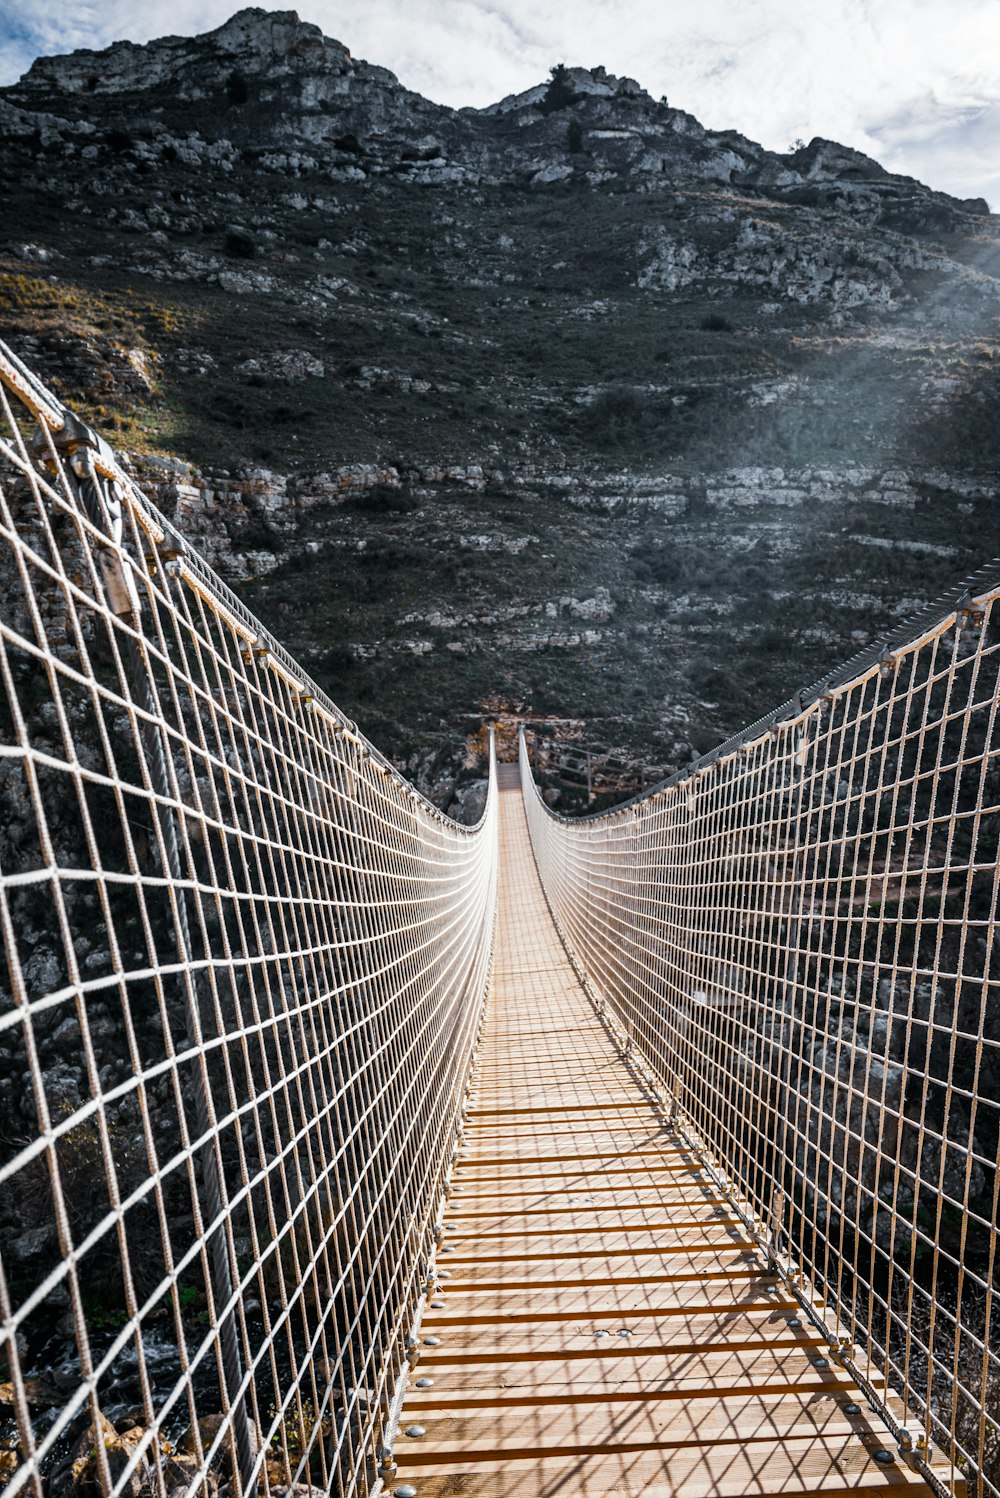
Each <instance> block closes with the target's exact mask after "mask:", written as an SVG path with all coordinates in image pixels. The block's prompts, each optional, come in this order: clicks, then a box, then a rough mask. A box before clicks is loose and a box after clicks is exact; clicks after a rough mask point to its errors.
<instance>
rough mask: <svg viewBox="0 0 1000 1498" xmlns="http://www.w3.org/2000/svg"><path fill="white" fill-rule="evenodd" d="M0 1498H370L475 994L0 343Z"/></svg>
mask: <svg viewBox="0 0 1000 1498" xmlns="http://www.w3.org/2000/svg"><path fill="white" fill-rule="evenodd" d="M0 428H2V430H0V597H2V600H3V603H2V609H0V922H2V927H3V945H4V958H5V960H4V959H0V1241H2V1246H3V1250H2V1256H0V1314H2V1318H3V1325H2V1330H0V1484H2V1483H4V1482H6V1484H7V1487H6V1493H7V1494H9V1495H10V1498H14V1495H15V1494H16V1493H19V1492H21V1491H28V1490H30V1491H31V1492H32V1493H34V1494H35V1495H37V1498H61V1495H63V1494H68V1493H70V1492H72V1493H75V1494H82V1495H85V1498H86V1495H89V1494H93V1495H96V1494H98V1493H103V1494H106V1495H115V1494H127V1495H130V1498H138V1495H140V1494H146V1493H148V1494H150V1495H152V1494H156V1495H159V1498H167V1495H168V1494H171V1493H173V1494H175V1495H179V1494H181V1493H188V1492H203V1493H210V1494H215V1493H221V1494H223V1495H226V1494H229V1495H234V1494H239V1493H244V1494H245V1493H250V1492H261V1493H264V1492H272V1493H273V1492H275V1491H280V1492H289V1491H291V1490H295V1491H296V1493H298V1494H307V1493H308V1492H309V1491H314V1492H317V1493H318V1492H324V1493H325V1492H330V1493H335V1494H344V1495H346V1494H350V1493H354V1492H366V1491H368V1489H369V1488H370V1487H371V1486H372V1485H373V1483H374V1482H375V1480H376V1477H377V1471H378V1465H379V1461H380V1455H381V1447H382V1442H383V1439H384V1432H385V1428H386V1426H387V1422H388V1421H389V1420H390V1415H391V1406H392V1401H393V1399H394V1396H395V1390H396V1387H397V1383H398V1381H399V1379H400V1375H401V1372H402V1370H403V1369H404V1368H405V1366H406V1354H407V1348H406V1341H407V1337H408V1334H410V1333H412V1329H413V1325H414V1318H415V1317H416V1316H419V1312H420V1305H421V1297H422V1295H423V1294H424V1292H425V1290H426V1288H427V1283H428V1275H429V1273H430V1271H431V1268H432V1263H433V1256H434V1244H435V1225H436V1217H437V1213H438V1211H439V1208H440V1202H441V1194H442V1190H443V1187H444V1183H445V1181H446V1178H447V1174H448V1171H449V1169H450V1164H451V1159H452V1154H453V1151H454V1146H455V1141H456V1137H457V1133H458V1130H459V1129H460V1126H461V1125H460V1115H461V1106H462V1099H463V1093H464V1088H465V1085H466V1072H467V1069H468V1063H469V1059H470V1056H471V1053H472V1047H473V1044H474V1040H475V1035H476V1030H477V1025H478V1021H479V1015H480V1010H481V1005H482V1000H483V997H484V994H485V989H486V982H487V975H488V967H489V957H490V946H491V940H492V924H493V910H494V895H495V877H496V873H495V871H496V795H495V789H493V784H494V782H495V776H494V775H492V774H491V791H490V795H489V797H488V800H487V807H486V811H485V813H484V816H483V819H482V821H481V822H480V824H479V825H478V826H477V827H476V828H474V829H468V828H464V827H461V826H459V825H457V824H455V823H453V822H451V821H449V820H448V819H447V818H446V817H444V816H443V815H442V814H441V813H440V812H438V811H437V810H436V809H435V808H434V807H433V806H431V805H430V804H429V803H428V802H427V801H425V800H424V799H423V798H422V797H421V796H420V795H419V794H417V793H416V792H415V791H414V790H413V789H412V788H411V787H410V786H409V785H408V784H407V783H406V782H405V781H404V780H403V779H402V778H401V777H400V776H399V775H398V774H397V773H396V771H395V770H394V769H393V768H392V766H390V765H389V764H388V762H387V761H385V760H384V759H383V758H382V757H381V756H380V755H379V754H378V753H377V752H376V751H374V750H373V749H372V748H371V746H370V745H369V744H368V743H367V742H366V741H365V740H364V738H363V737H362V736H361V735H360V734H359V733H358V731H357V729H356V728H355V727H354V725H353V724H352V723H350V722H348V720H347V719H345V718H344V717H343V716H342V715H341V714H340V713H339V712H338V710H337V709H336V708H335V707H334V705H333V704H332V703H330V702H329V701H328V700H327V699H326V698H325V697H324V696H323V695H322V693H321V692H320V691H319V690H318V689H317V688H316V687H315V686H314V685H312V684H311V683H310V682H309V680H308V679H307V678H306V677H305V675H304V674H303V673H302V671H301V670H300V669H299V668H298V667H297V666H296V664H295V662H294V661H293V660H292V659H291V658H290V657H289V656H287V655H286V654H285V653H284V652H283V651H282V650H281V648H280V647H279V646H278V645H277V644H276V643H275V642H274V641H273V640H272V639H271V638H270V637H269V636H268V635H267V634H266V633H265V631H264V630H263V629H262V627H261V626H260V625H259V623H258V622H257V621H256V620H255V619H254V618H253V617H252V615H250V614H249V613H248V612H247V610H246V609H245V608H244V607H243V606H242V605H241V604H240V602H239V600H238V599H237V598H236V597H235V596H234V595H233V594H231V593H230V592H229V590H228V589H227V588H226V587H225V585H224V584H223V583H222V582H221V581H220V580H219V579H218V578H217V577H216V576H215V575H214V574H213V573H212V572H211V570H210V569H209V568H208V567H207V566H206V565H205V564H204V563H203V562H202V561H201V560H200V558H199V557H198V556H197V554H196V553H194V552H193V551H192V550H191V549H190V548H189V547H188V546H187V545H186V544H185V543H184V541H183V539H182V538H181V537H180V536H179V535H178V534H177V533H176V532H175V531H174V530H173V529H172V528H171V526H170V525H169V523H168V522H167V521H166V520H165V519H164V518H163V517H162V516H161V515H159V514H158V513H157V511H156V510H155V509H154V507H153V506H152V505H150V504H149V502H148V501H147V500H146V499H145V498H144V497H143V496H142V494H141V493H140V492H139V491H138V490H137V489H136V487H135V485H134V484H133V483H132V482H131V481H130V479H129V478H128V477H127V475H126V474H124V473H123V472H122V470H121V468H120V467H119V465H118V464H117V461H116V460H115V459H114V456H113V454H111V452H110V450H109V449H107V448H106V447H105V446H104V444H103V443H101V442H100V441H99V440H98V439H95V438H94V435H93V433H90V432H89V431H88V430H87V429H86V428H84V427H83V426H82V425H81V424H80V423H79V422H78V421H76V419H75V418H74V417H73V416H72V414H71V413H69V412H68V411H66V410H65V409H64V408H63V407H62V406H61V405H60V403H59V402H58V401H57V400H56V399H55V398H54V397H53V396H51V394H50V393H49V392H47V391H45V390H44V389H43V388H42V387H41V386H39V385H38V383H37V381H35V380H34V378H33V377H32V375H31V374H30V371H28V370H26V369H25V368H24V366H23V365H20V364H19V362H18V361H17V360H16V358H15V357H14V356H13V355H11V354H10V351H9V350H7V349H5V348H3V347H2V346H0Z"/></svg>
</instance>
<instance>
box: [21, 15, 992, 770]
mask: <svg viewBox="0 0 1000 1498" xmlns="http://www.w3.org/2000/svg"><path fill="white" fill-rule="evenodd" d="M0 145H2V149H3V151H4V158H5V161H6V163H7V168H8V169H7V172H6V173H5V183H4V186H3V187H2V189H0V191H2V199H0V205H2V217H0V316H2V323H3V327H4V331H5V336H7V337H9V338H10V339H11V341H12V342H13V343H14V344H15V346H16V347H17V348H18V349H19V351H20V352H21V353H22V355H23V356H24V357H26V358H27V359H28V360H29V361H31V362H33V363H34V364H35V365H36V366H37V367H38V368H39V370H40V372H41V373H42V374H43V375H44V376H45V377H46V378H47V379H49V380H51V381H52V383H53V384H54V385H55V386H56V387H57V388H58V389H59V390H60V392H61V393H62V394H64V395H65V396H66V398H67V399H69V400H70V401H71V402H73V403H75V404H76V405H77V406H79V407H80V408H81V409H82V410H83V412H84V414H86V415H88V416H89V417H90V418H91V419H93V420H94V421H95V423H97V424H98V425H100V426H101V427H102V429H104V430H105V431H106V433H107V434H108V435H110V436H111V437H112V439H113V440H115V441H116V442H117V444H118V445H120V446H121V447H122V448H124V449H125V450H127V451H128V452H129V453H130V454H131V455H132V457H133V459H134V461H135V462H136V464H137V467H138V470H139V472H140V474H141V476H142V478H143V480H144V481H145V482H147V483H149V484H151V485H152V486H153V487H154V489H155V490H156V493H157V495H158V498H159V500H160V502H161V503H162V504H164V505H165V506H166V507H167V508H168V509H170V510H172V511H173V512H174V513H175V514H176V515H177V517H178V518H179V520H180V521H181V523H182V524H183V526H184V528H185V530H186V531H187V533H189V534H190V535H192V537H193V538H194V539H195V540H196V541H197V542H198V544H199V545H201V546H202V547H203V549H204V550H205V551H206V552H207V553H208V554H209V556H210V557H212V559H213V560H214V561H215V562H216V564H217V565H218V566H219V567H220V568H221V569H222V571H223V572H224V573H225V574H226V576H227V577H228V578H229V580H230V581H232V582H233V583H234V584H235V585H236V586H237V587H238V588H240V590H241V591H242V592H243V593H244V594H245V596H246V597H247V599H248V601H249V602H250V603H251V605H252V606H253V607H254V608H255V609H256V610H257V611H258V612H259V613H260V614H261V615H262V617H263V618H264V619H265V620H266V621H267V622H268V623H269V625H270V626H271V627H272V628H273V629H274V630H275V631H276V632H277V633H278V634H280V635H281V636H282V638H283V639H285V640H286V641H287V642H288V644H289V645H290V647H291V648H292V649H294V650H295V651H296V653H297V654H299V655H300V656H301V657H302V658H303V659H304V660H305V661H306V662H307V664H308V665H309V666H310V668H311V670H312V671H313V672H314V674H315V675H316V676H317V677H318V679H319V680H320V681H321V683H322V684H323V685H324V686H325V687H327V688H328V689H329V690H330V691H331V692H332V693H333V695H334V696H335V697H336V698H337V699H338V700H339V701H340V702H341V703H342V704H343V706H344V707H345V708H346V709H347V710H348V711H349V712H351V713H352V714H357V715H358V716H359V717H360V718H361V720H362V721H363V722H364V723H365V724H366V726H367V727H368V728H369V729H370V731H371V732H372V734H373V735H374V736H375V737H377V738H379V739H380V740H381V741H383V742H385V743H386V745H387V747H389V748H390V749H393V750H394V751H395V752H396V753H397V754H398V755H399V756H400V758H401V759H405V760H407V761H408V762H409V763H411V766H412V767H413V768H414V771H415V773H419V774H420V776H421V778H422V779H423V781H424V782H425V783H426V784H432V783H434V781H435V777H436V776H437V777H438V778H439V779H440V786H439V793H440V794H441V795H443V796H447V794H448V793H449V785H450V781H449V775H450V774H451V769H450V768H448V767H446V769H447V773H445V772H444V771H443V770H442V769H441V766H440V765H436V764H435V762H434V760H433V758H432V757H429V756H428V753H427V751H428V750H432V749H433V748H434V747H435V746H436V745H438V744H441V745H443V744H445V743H447V742H449V741H453V740H454V737H455V734H456V731H465V732H470V733H471V732H472V731H473V730H474V729H475V726H476V724H477V722H478V721H479V718H480V717H481V715H482V714H483V713H484V712H490V711H493V710H495V708H496V707H497V706H498V705H500V706H503V705H507V706H512V705H518V706H523V707H525V708H526V709H529V710H531V711H534V712H535V713H538V714H550V715H553V716H556V717H560V718H563V719H570V720H573V721H572V722H571V723H569V724H566V725H564V731H566V732H570V733H581V734H583V735H584V736H585V737H587V738H589V739H595V740H603V741H604V742H607V743H613V744H615V745H618V746H620V747H622V748H624V749H625V750H626V751H627V752H628V753H629V754H630V755H633V756H635V757H637V758H645V759H646V760H648V761H652V762H655V763H656V764H657V765H660V766H663V767H665V766H668V765H674V764H677V763H680V762H683V760H684V759H685V757H687V756H688V755H690V753H691V751H692V749H695V750H697V749H700V748H705V747H707V746H708V744H709V743H710V742H711V741H713V740H714V739H716V738H718V737H719V736H721V735H722V734H724V733H725V732H728V731H729V730H731V729H733V728H735V727H737V726H738V725H739V724H740V722H742V721H744V720H745V719H746V718H748V717H752V716H755V715H756V714H757V713H758V712H759V711H761V710H762V709H764V708H765V707H767V706H768V705H769V704H770V702H771V701H773V700H777V699H778V698H781V697H784V696H786V695H787V694H788V692H789V691H790V690H791V689H792V688H794V687H795V686H796V685H798V684H799V683H800V682H801V681H803V680H806V679H810V678H812V677H814V676H816V675H818V674H819V672H820V670H821V668H822V667H823V666H824V665H825V664H826V663H828V662H829V660H830V659H831V658H836V657H839V656H844V655H847V654H850V653H853V651H855V650H856V649H857V648H858V646H859V645H860V644H862V643H866V642H867V641H868V640H870V639H871V638H874V637H875V636H876V635H877V634H878V633H879V632H880V631H881V630H883V629H887V628H889V627H891V625H892V624H894V623H895V622H897V621H898V619H899V617H900V616H901V615H902V614H904V613H905V612H907V611H909V610H910V609H911V608H912V607H914V606H915V605H916V604H917V603H918V602H920V601H921V600H924V599H926V598H928V597H930V596H932V595H933V594H934V593H936V592H937V591H938V590H939V589H940V588H941V587H942V586H943V585H944V584H945V583H947V582H950V581H951V580H953V579H954V577H955V576H956V575H960V574H961V573H962V572H964V571H968V570H971V569H972V568H973V567H974V566H975V565H977V564H978V563H979V562H981V561H982V560H983V559H984V557H985V556H987V555H988V554H990V553H991V552H992V551H995V549H996V545H997V516H998V501H997V493H998V482H1000V480H998V467H1000V464H998V446H997V441H998V439H997V430H998V425H997V422H998V417H1000V247H998V226H1000V220H998V219H997V218H996V217H991V216H990V215H989V214H988V212H987V210H986V205H985V203H983V202H982V201H979V200H973V201H966V202H960V201H957V200H955V199H953V198H949V197H948V196H946V195H945V194H942V193H936V192H933V191H931V190H930V189H928V188H926V187H924V186H922V185H921V184H919V183H917V182H914V181H912V180H910V179H907V178H901V177H898V176H893V175H891V174H890V173H887V172H885V171H884V170H883V169H882V168H881V167H880V166H879V165H878V164H877V163H876V162H874V161H871V160H870V159H868V158H866V157H864V156H862V155H860V154H859V153H857V152H855V151H852V150H850V149H849V148H847V147H844V146H840V145H837V144H836V143H833V142H829V141H822V140H814V141H813V142H811V143H810V144H809V145H808V146H805V147H801V148H800V149H797V150H795V151H793V152H791V153H789V154H787V155H776V154H774V153H772V152H768V151H765V150H764V149H763V148H762V147H760V146H758V145H756V144H754V143H753V142H752V141H749V140H746V139H745V138H743V137H742V136H740V135H738V134H737V133H736V132H734V131H716V130H710V129H706V128H705V127H704V126H703V125H701V124H700V123H699V122H698V121H697V120H695V119H694V118H693V117H692V116H690V115H688V114H685V113H684V112H683V111H682V110H679V109H676V108H674V107H672V106H671V105H670V104H668V103H667V102H666V101H665V100H660V101H656V100H654V99H652V98H650V96H649V95H648V94H646V93H645V92H644V91H643V90H642V88H641V87H640V86H639V84H638V83H636V82H634V81H633V80H629V79H616V78H613V77H611V76H609V75H607V74H606V73H605V72H604V70H603V69H601V68H595V69H593V70H585V69H582V68H569V69H558V70H556V73H555V75H554V77H553V79H551V80H550V81H549V82H548V83H542V84H540V85H539V86H538V87H537V88H535V89H532V90H530V91H529V92H528V93H525V94H522V95H520V96H517V97H513V98H510V99H506V100H503V101H501V102H500V103H498V104H496V105H494V106H492V107H491V108H489V109H486V110H471V109H466V110H457V111H456V110H450V109H446V108H444V107H442V106H438V105H435V104H432V103H430V102H429V101H427V100H425V99H422V98H420V97H419V96H418V95H416V94H414V93H412V92H410V91H409V90H407V89H405V88H404V87H402V86H401V85H400V84H399V83H398V81H397V80H396V79H395V78H394V77H393V75H392V74H391V73H389V72H387V71H386V70H385V69H382V68H378V67H374V66H370V65H368V64H366V63H363V62H357V61H355V60H354V59H352V58H351V57H350V55H349V53H348V52H347V50H346V49H345V47H344V46H343V45H341V44H340V43H339V42H335V41H332V40H330V39H327V38H325V37H323V35H322V33H321V32H320V31H319V29H318V28H316V27H315V26H311V25H309V24H307V23H306V22H303V21H301V20H299V18H298V17H297V16H296V15H295V14H294V13H293V12H273V13H268V12H265V11H262V10H245V11H241V12H240V13H239V14H238V15H236V16H234V17H233V18H232V19H231V20H230V21H229V22H227V23H226V25H224V26H222V27H220V28H219V29H218V30H216V31H214V32H211V33H209V34H208V35H206V36H201V37H195V38H166V39H164V40H161V41H158V42H153V43H150V44H149V45H148V46H143V47H139V46H134V45H132V44H129V43H120V44H117V45H116V46H114V47H112V48H110V49H108V50H107V51H104V52H100V53H95V52H76V53H73V54H70V55H69V56H65V57H56V58H42V59H39V60H38V61H37V62H36V63H35V64H34V66H33V67H32V68H31V69H30V70H29V72H28V73H27V74H26V75H25V77H24V78H23V79H21V80H20V82H19V83H17V84H16V85H14V86H12V87H10V88H7V89H4V90H0ZM439 772H440V774H439Z"/></svg>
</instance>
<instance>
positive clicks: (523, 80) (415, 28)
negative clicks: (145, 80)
mask: <svg viewBox="0 0 1000 1498" xmlns="http://www.w3.org/2000/svg"><path fill="white" fill-rule="evenodd" d="M237 4H238V0H147V3H144V4H142V5H140V4H138V3H137V0H89V3H87V0H84V3H82V4H78V5H77V6H76V7H75V8H72V7H71V8H69V9H67V7H66V6H65V4H64V3H63V0H33V4H32V6H31V9H30V12H28V11H27V10H26V8H25V7H24V6H23V3H22V0H0V80H4V81H10V80H12V79H13V78H14V77H16V76H17V75H18V74H19V73H20V72H21V71H23V69H24V68H25V67H26V66H27V65H28V63H29V62H30V60H31V58H32V57H33V56H34V55H36V54H38V53H40V52H47V51H67V50H69V49H71V48H73V47H78V46H84V45H89V46H94V47H100V46H104V45H107V44H108V43H109V42H110V41H112V40H116V39H118V38H120V37H128V38H130V39H131V40H134V41H146V40H148V39H149V38H150V37H151V36H157V35H162V34H163V33H164V32H168V31H169V32H174V33H178V32H179V33H191V32H196V31H204V30H208V29H209V28H211V27H212V26H216V25H219V24H220V23H221V22H222V21H223V20H225V19H226V17H227V16H228V15H229V14H231V12H232V11H233V10H234V9H235V8H236V7H237ZM298 7H299V11H300V14H301V15H302V16H303V18H304V19H307V20H311V21H315V22H317V23H318V24H319V25H321V26H322V27H323V29H324V31H326V33H327V34H328V35H330V36H335V37H336V38H337V39H338V40H339V41H342V42H344V43H345V44H346V45H347V46H348V47H350V49H351V51H352V52H353V53H354V55H355V56H357V57H365V58H367V59H368V60H369V61H370V62H376V63H381V64H382V65H383V66H385V67H389V68H391V69H392V70H393V71H394V72H395V73H397V74H398V75H399V77H400V79H401V81H402V82H404V83H405V84H407V85H408V86H409V87H411V88H415V89H417V90H418V91H419V92H421V93H424V94H426V95H428V96H429V97H430V98H432V99H436V100H438V101H439V102H441V103H447V104H452V105H462V104H474V105H483V104H488V103H491V102H492V101H493V100H495V99H497V98H499V97H501V96H502V95H503V94H505V93H510V92H513V91H515V90H519V89H523V88H529V87H531V86H532V85H533V84H535V83H538V82H539V81H541V80H542V79H543V78H544V77H545V76H546V74H547V72H548V69H549V68H550V67H551V66H552V64H553V63H555V62H560V61H563V62H567V63H571V64H574V63H575V64H582V65H584V66H588V67H591V66H596V65H597V64H599V63H601V64H603V65H604V66H605V67H607V68H608V69H609V70H610V71H611V72H615V73H625V74H628V75H630V76H632V77H635V78H638V79H639V81H640V82H641V83H642V84H643V85H644V87H646V88H647V89H648V90H649V92H650V93H652V94H654V95H656V96H659V95H660V94H666V95H667V96H668V97H669V99H670V101H671V103H673V104H676V105H678V106H679V107H681V108H684V109H687V110H690V112H691V113H692V114H695V115H697V116H698V117H699V118H700V119H701V120H702V121H703V122H704V123H705V124H707V125H710V126H714V127H717V128H735V129H738V130H740V131H742V132H743V134H745V135H749V136H750V137H752V138H754V139H757V140H760V141H762V142H763V143H764V144H765V145H767V146H770V147H772V148H775V149H784V148H785V147H787V145H788V144H789V142H791V141H792V140H794V139H796V138H797V137H802V138H803V139H806V140H808V139H810V138H811V137H812V136H813V135H824V136H828V137H831V138H833V139H836V140H840V141H843V142H844V143H845V144H849V145H853V146H855V147H857V148H858V149H861V150H865V151H868V152H870V153H871V154H872V155H875V156H877V157H878V158H879V159H880V160H882V161H883V163H884V164H885V165H886V166H888V167H890V169H892V170H897V171H905V172H907V173H909V174H910V175H913V176H917V177H920V178H921V179H922V180H924V181H926V182H929V183H930V185H931V186H934V187H939V188H942V189H945V190H947V191H952V192H956V193H958V194H960V195H961V196H973V195H975V196H979V195H985V196H986V197H987V198H989V199H991V200H992V201H993V202H994V203H996V204H997V205H998V206H1000V144H998V143H997V138H998V135H1000V132H998V131H997V130H996V125H997V123H998V110H1000V4H998V3H997V0H699V4H698V5H697V6H691V5H690V4H689V3H687V0H575V3H571V0H366V3H365V4H364V5H363V6H359V5H357V4H356V3H354V0H352V3H347V0H298Z"/></svg>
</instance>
